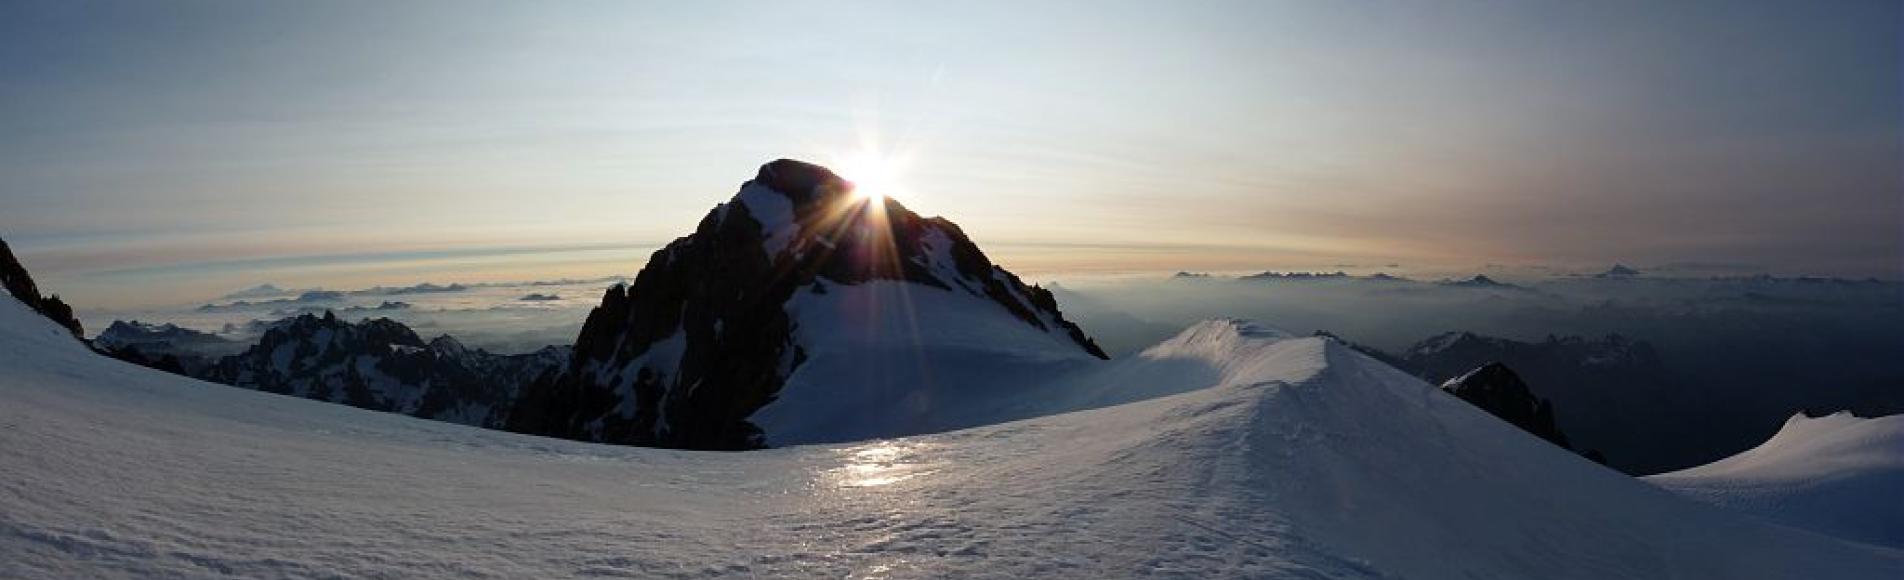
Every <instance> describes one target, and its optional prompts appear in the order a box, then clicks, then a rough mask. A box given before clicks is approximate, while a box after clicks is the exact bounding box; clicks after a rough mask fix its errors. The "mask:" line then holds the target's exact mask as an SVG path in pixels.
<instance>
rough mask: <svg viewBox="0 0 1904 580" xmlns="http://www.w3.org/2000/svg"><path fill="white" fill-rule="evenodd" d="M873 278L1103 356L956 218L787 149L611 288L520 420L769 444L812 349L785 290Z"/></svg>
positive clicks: (642, 438)
mask: <svg viewBox="0 0 1904 580" xmlns="http://www.w3.org/2000/svg"><path fill="white" fill-rule="evenodd" d="M876 281H897V282H904V283H908V284H916V285H918V286H920V287H923V288H925V289H931V290H933V291H936V292H944V293H959V294H964V295H967V296H969V297H975V298H977V299H979V300H983V301H985V302H989V303H991V304H992V305H993V306H994V307H995V308H996V310H994V311H992V312H995V313H996V314H995V315H996V316H1008V317H1011V318H1013V319H1016V320H1017V321H1018V323H1019V324H1020V325H1021V326H1020V329H1021V330H1020V331H1022V332H1028V333H1048V334H1052V335H1054V336H1057V337H1061V339H1062V340H1064V341H1067V342H1068V343H1069V344H1072V345H1073V346H1074V347H1075V349H1076V351H1077V352H1079V353H1082V354H1085V355H1088V356H1093V357H1097V358H1106V357H1105V355H1104V352H1103V350H1101V349H1100V348H1098V346H1097V344H1096V343H1095V342H1094V341H1092V340H1091V339H1090V338H1089V337H1087V336H1085V334H1084V332H1083V331H1082V330H1081V329H1079V328H1078V326H1077V325H1076V324H1073V323H1071V322H1070V321H1067V320H1065V318H1064V316H1063V315H1062V314H1061V313H1060V312H1059V311H1058V307H1057V301H1056V299H1055V298H1054V297H1053V296H1052V294H1051V292H1049V291H1047V290H1045V289H1043V288H1039V287H1037V286H1032V285H1027V284H1025V283H1024V282H1023V281H1021V280H1020V279H1019V278H1018V277H1017V276H1015V275H1013V274H1011V273H1010V272H1007V271H1005V270H1004V269H1003V268H1000V267H998V266H997V265H994V264H993V263H992V262H991V260H990V259H988V258H987V257H986V256H985V254H984V252H982V251H980V250H979V248H978V246H977V245H976V244H974V243H972V241H971V240H970V239H969V238H967V237H966V235H965V233H964V232H963V231H961V230H960V229H959V227H958V226H957V225H954V224H953V223H952V222H950V221H947V220H945V219H943V218H924V217H920V216H919V215H917V214H915V213H913V212H912V211H911V210H908V209H906V208H905V207H904V206H903V205H901V204H900V203H899V202H897V201H894V200H891V199H880V198H871V199H869V198H863V197H860V196H856V195H854V192H853V185H852V184H851V183H850V182H848V181H846V180H844V179H841V178H840V177H839V176H837V175H834V174H833V172H831V171H829V170H827V169H826V168H824V167H820V166H818V165H812V164H808V163H802V162H799V161H793V160H787V159H782V160H778V161H774V162H772V163H768V164H766V165H764V166H762V167H761V168H760V171H759V172H758V174H756V175H755V177H754V179H752V180H751V181H748V182H746V183H744V184H742V186H741V188H740V191H739V193H738V194H736V195H735V196H734V198H733V200H731V201H729V202H727V203H724V204H721V205H720V206H718V207H715V208H714V209H713V210H712V211H710V212H708V214H707V216H706V217H705V218H703V219H702V220H701V222H700V224H699V226H698V227H696V229H695V231H694V233H693V234H690V235H688V236H686V237H682V238H680V239H677V240H675V241H674V242H673V243H671V244H668V246H667V247H664V248H662V249H660V250H658V251H656V252H655V253H654V254H653V255H652V256H651V257H650V258H649V261H648V264H647V266H646V267H644V268H643V269H642V270H641V273H640V274H638V275H637V276H636V277H635V280H634V283H633V284H632V285H629V286H616V287H614V288H610V289H609V290H608V291H607V293H606V294H605V295H604V296H603V298H602V302H601V305H600V306H598V307H596V308H595V310H594V311H593V312H591V313H590V315H589V317H588V320H587V321H586V322H585V323H584V324H583V326H582V331H581V334H580V336H579V337H577V339H576V343H575V358H574V360H573V362H572V364H571V365H570V367H569V369H568V372H567V373H564V374H563V375H561V376H559V377H554V378H552V379H551V380H548V381H543V382H539V383H538V384H536V385H533V386H532V387H531V388H529V389H527V390H526V391H525V393H524V397H523V399H522V400H521V401H520V402H519V405H518V408H517V409H516V410H515V412H514V413H512V414H511V421H510V425H509V426H510V428H511V429H514V430H517V431H523V432H529V433H537V434H543V435H551V436H557V437H567V438H574V439H583V440H591V441H605V442H614V443H629V444H639V445H658V446H667V447H684V448H698V449H744V448H751V447H759V446H761V445H763V444H764V443H765V438H764V434H763V433H761V432H760V430H759V429H758V428H757V427H755V426H754V425H753V424H752V423H750V422H749V421H748V417H749V416H750V415H752V414H753V413H754V412H755V411H756V410H759V409H760V408H761V407H763V406H765V405H768V404H770V403H772V402H773V401H774V400H775V399H776V397H778V396H780V395H781V392H780V390H781V387H782V386H783V385H785V384H786V381H787V379H788V377H789V376H791V375H792V374H793V373H794V372H795V371H797V370H798V369H799V368H800V366H801V364H802V363H803V362H805V361H806V359H807V356H808V348H807V346H808V345H804V344H803V343H802V339H801V338H800V337H798V336H796V333H795V330H796V329H795V326H796V322H795V320H794V319H793V317H791V316H790V315H789V312H788V309H787V304H788V302H789V301H790V300H792V299H793V298H794V297H795V296H796V293H800V292H809V293H813V294H824V293H826V292H827V291H828V290H829V288H833V287H839V286H852V285H858V284H865V283H870V282H876ZM923 291H924V290H923V289H922V290H921V292H923ZM987 316H992V314H987ZM927 331H928V332H929V331H930V329H928V330H927ZM808 339H812V340H825V337H817V338H816V337H808Z"/></svg>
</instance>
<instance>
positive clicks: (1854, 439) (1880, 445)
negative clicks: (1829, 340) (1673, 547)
mask: <svg viewBox="0 0 1904 580" xmlns="http://www.w3.org/2000/svg"><path fill="white" fill-rule="evenodd" d="M1646 479H1647V481H1650V482H1652V483H1654V484H1657V485H1659V486H1660V487H1664V488H1666V489H1670V490H1673V491H1676V492H1679V493H1683V494H1686V495H1688V496H1691V497H1693V498H1697V499H1700V500H1702V501H1707V502H1710V503H1714V504H1718V505H1721V506H1725V507H1727V508H1731V509H1736V510H1739V511H1742V512H1745V513H1749V514H1753V515H1756V516H1760V517H1764V518H1766V519H1769V520H1772V521H1776V522H1779V523H1783V524H1787V525H1791V526H1794V527H1800V528H1805V529H1809V530H1814V531H1818V532H1822V533H1826V534H1831V535H1834V536H1838V537H1842V538H1848V539H1852V540H1857V541H1861V542H1870V543H1873V544H1880V545H1885V546H1890V547H1893V548H1904V415H1891V416H1888V417H1878V418H1871V419H1867V418H1860V417H1854V416H1852V415H1851V414H1850V413H1838V414H1835V415H1830V416H1825V417H1817V418H1811V417H1806V416H1804V415H1803V414H1800V415H1793V416H1792V418H1791V419H1789V420H1787V421H1785V426H1784V427H1783V428H1781V429H1779V431H1778V434H1776V435H1773V436H1772V438H1771V439H1770V440H1768V441H1766V442H1765V443H1764V444H1762V445H1759V446H1758V447H1755V448H1752V449H1750V450H1747V451H1746V452H1744V453H1740V454H1738V455H1734V456H1732V457H1728V458H1725V459H1721V460H1719V461H1716V462H1713V463H1709V464H1706V465H1701V466H1699V467H1694V468H1692V469H1686V470H1681V471H1675V472H1672V473H1664V474H1660V475H1655V476H1652V477H1648V478H1646Z"/></svg>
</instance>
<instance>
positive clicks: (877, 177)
mask: <svg viewBox="0 0 1904 580" xmlns="http://www.w3.org/2000/svg"><path fill="white" fill-rule="evenodd" d="M838 169H839V171H840V176H841V177H845V178H846V180H847V181H851V182H853V195H855V196H857V197H859V198H861V199H884V198H887V197H895V196H897V195H899V190H900V184H899V176H900V175H899V174H900V170H901V164H900V163H899V162H898V160H896V159H893V158H891V157H887V156H885V155H881V154H879V153H878V152H876V151H861V152H858V153H854V154H852V155H849V156H847V157H846V158H844V159H841V160H840V161H839V163H838Z"/></svg>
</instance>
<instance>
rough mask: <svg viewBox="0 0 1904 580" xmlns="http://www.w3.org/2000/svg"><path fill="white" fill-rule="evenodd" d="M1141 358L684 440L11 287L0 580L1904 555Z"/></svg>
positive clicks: (1619, 564) (1235, 358) (1698, 572)
mask: <svg viewBox="0 0 1904 580" xmlns="http://www.w3.org/2000/svg"><path fill="white" fill-rule="evenodd" d="M1126 364H1129V365H1130V366H1129V367H1127V370H1128V371H1129V372H1130V373H1133V375H1141V374H1142V373H1143V372H1144V371H1145V370H1146V367H1148V368H1150V369H1155V370H1156V372H1158V373H1159V376H1164V375H1168V376H1177V377H1190V378H1188V379H1182V380H1180V381H1179V382H1178V383H1176V384H1168V385H1164V386H1163V387H1161V388H1159V389H1158V390H1157V391H1155V392H1145V391H1144V390H1143V389H1142V388H1140V387H1137V386H1135V385H1137V384H1140V383H1142V382H1143V381H1141V380H1139V381H1136V382H1133V383H1131V384H1127V385H1122V386H1114V388H1106V389H1103V390H1100V391H1097V392H1087V393H1080V394H1079V395H1078V396H1079V397H1081V398H1082V399H1088V400H1094V401H1100V402H1108V401H1114V400H1118V399H1120V398H1125V397H1142V396H1148V395H1156V394H1164V393H1172V392H1176V393H1177V394H1174V395H1169V396H1164V397H1161V398H1154V399H1148V400H1143V401H1139V402H1134V403H1130V404H1125V405H1120V406H1115V407H1108V408H1102V409H1097V410H1091V411H1084V412H1077V413H1070V414H1064V415H1057V416H1049V417H1043V418H1037V419H1031V420H1025V421H1017V422H1012V423H1005V424H998V425H991V426H985V427H980V428H974V429H968V430H963V431H955V432H949V433H943V434H938V435H930V436H921V437H911V438H904V439H895V440H885V441H873V442H865V443H860V444H852V445H829V446H808V447H792V448H783V449H770V450H763V451H753V452H744V453H714V452H689V451H671V450H661V449H643V448H628V447H611V446H604V445H596V444H588V443H578V442H571V441H563V440H556V439H547V438H541V437H531V436H523V435H515V434H509V433H502V432H497V431H487V430H482V429H476V428H471V427H464V426H459V425H453V424H448V423H440V422H432V421H421V420H416V419H412V418H406V417H401V416H397V415H391V414H384V413H376V412H370V411H363V410H358V409H353V408H349V407H343V406H338V405H329V404H325V403H319V402H315V401H309V400H303V399H296V398H291V397H282V396H276V395H270V394H266V393H259V392H254V391H247V390H241V389H233V388H230V387H223V386H218V385H212V384H209V383H203V382H199V381H194V380H191V379H187V378H183V377H178V376H174V375H168V374H164V373H159V372H156V371H152V370H150V369H145V368H141V367H136V366H133V365H129V364H123V363H120V362H117V361H113V360H110V359H107V358H104V357H100V356H97V355H94V354H92V353H90V352H88V351H87V350H86V349H85V348H84V347H83V346H82V345H80V344H79V343H78V342H77V341H74V340H72V339H71V338H70V334H69V333H68V332H67V331H66V330H64V329H62V328H60V327H58V326H57V325H54V324H53V323H51V322H48V321H46V320H45V319H43V318H40V317H38V316H36V315H34V314H33V313H32V312H30V311H28V310H27V309H26V308H24V307H22V306H21V305H20V304H19V303H17V302H14V301H12V300H0V465H4V466H5V469H0V577H9V578H56V577H87V578H133V577H138V578H144V577H229V576H237V577H246V578H280V577H283V578H310V577H340V576H341V577H446V576H461V577H474V578H485V577H535V578H548V577H575V576H608V577H675V578H686V577H735V576H739V577H747V576H758V577H828V578H840V577H853V578H861V577H900V578H939V577H950V576H971V577H998V578H1022V577H1163V578H1212V577H1238V578H1244V577H1247V578H1278V577H1285V578H1318V577H1410V578H1532V577H1540V578H1614V577H1621V578H1649V577H1650V578H1666V577H1672V578H1753V577H1758V578H1790V577H1806V578H1883V577H1896V576H1897V574H1899V573H1900V572H1904V556H1900V553H1899V552H1897V551H1894V550H1887V549H1883V548H1877V547H1870V546H1865V545H1861V544H1854V543H1848V542H1842V541H1838V540H1835V539H1831V538H1828V537H1824V536H1819V535H1814V534H1809V533H1805V532H1800V531H1795V530H1791V529H1787V528H1783V527H1778V526H1774V525H1770V524H1765V523H1761V522H1758V521H1756V520H1753V519H1750V518H1745V517H1741V516H1737V515H1734V514H1730V513H1727V512H1724V511H1722V510H1719V509H1716V508H1712V507H1709V506H1705V505H1701V504H1698V503H1695V502H1691V501H1687V500H1684V499H1681V498H1679V497H1677V496H1675V495H1673V494H1670V493H1668V492H1665V491H1662V490H1659V489H1657V488H1654V487H1652V486H1650V485H1646V484H1644V483H1641V482H1638V481H1635V480H1632V479H1629V478H1626V477H1624V476H1621V475H1619V474H1617V473H1614V472H1612V471H1610V470H1607V469H1604V468H1600V467H1598V466H1595V465H1593V464H1591V463H1588V462H1586V461H1584V460H1581V459H1579V458H1577V457H1574V456H1572V455H1571V454H1568V453H1566V452H1565V451H1563V450H1560V449H1558V448H1554V447H1552V446H1550V445H1547V444H1546V443H1544V442H1541V441H1539V440H1537V439H1534V438H1532V437H1530V436H1528V435H1526V434H1524V433H1521V432H1520V431H1519V430H1517V429H1515V428H1513V427H1511V426H1509V425H1506V424H1504V423H1501V422H1500V421H1497V420H1495V419H1493V418H1491V417H1489V416H1487V415H1486V414H1484V413H1482V412H1481V411H1478V410H1476V409H1474V408H1473V407H1471V406H1470V405H1468V404H1466V403H1463V402H1461V401H1459V400H1456V399H1453V398H1451V397H1448V396H1447V395H1445V394H1442V393H1440V392H1438V391H1437V390H1436V389H1435V388H1434V387H1433V386H1431V385H1428V384H1426V383H1423V382H1421V381H1418V380H1416V379H1413V378H1410V377H1408V376H1405V375H1403V374H1402V373H1400V372H1398V371H1395V370H1393V369H1391V368H1388V367H1386V366H1383V365H1380V364H1378V363H1375V362H1374V361H1372V360H1370V359H1367V358H1365V357H1363V356H1362V355H1359V354H1356V353H1354V352H1352V351H1349V350H1348V349H1346V348H1345V347H1343V346H1341V345H1339V344H1336V343H1333V342H1330V341H1327V340H1323V339H1316V338H1291V337H1288V336H1286V335H1283V334H1281V333H1276V332H1273V331H1269V330H1266V329H1262V328H1258V327H1253V326H1250V325H1248V324H1245V323H1240V322H1235V321H1213V322H1209V323H1204V324H1201V325H1198V326H1197V327H1195V328H1193V329H1191V330H1189V331H1186V332H1185V333H1184V334H1183V335H1181V336H1179V337H1177V338H1176V339H1173V340H1172V341H1171V342H1169V343H1167V344H1165V345H1160V346H1159V347H1157V348H1153V349H1151V350H1150V351H1147V352H1146V354H1145V356H1143V357H1138V358H1137V359H1134V360H1133V362H1130V363H1126ZM1137 378H1139V379H1141V378H1143V377H1141V376H1139V377H1137ZM1190 381H1200V382H1203V383H1204V385H1203V386H1204V387H1205V388H1199V389H1195V390H1188V391H1184V392H1177V391H1181V390H1182V389H1184V388H1185V387H1187V386H1188V382H1190Z"/></svg>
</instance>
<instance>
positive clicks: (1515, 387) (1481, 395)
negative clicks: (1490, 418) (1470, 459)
mask: <svg viewBox="0 0 1904 580" xmlns="http://www.w3.org/2000/svg"><path fill="white" fill-rule="evenodd" d="M1441 390H1443V391H1447V392H1448V393H1449V394H1452V395H1454V396H1456V397H1460V398H1461V400H1463V401H1467V402H1469V403H1471V404H1473V405H1474V406H1476V407H1480V408H1481V409H1482V410H1484V411H1487V412H1488V413H1489V414H1492V415H1494V416H1495V417H1500V418H1501V420H1503V421H1507V422H1508V423H1512V424H1513V425H1514V426H1515V427H1520V428H1521V430H1522V431H1526V432H1528V433H1531V434H1533V435H1534V436H1535V437H1539V438H1541V439H1545V440H1547V442H1549V443H1553V444H1555V445H1559V446H1561V447H1564V448H1567V449H1573V445H1572V444H1571V443H1568V442H1567V436H1566V435H1563V434H1561V432H1560V428H1558V427H1555V426H1554V407H1553V405H1552V404H1550V403H1548V402H1547V400H1546V399H1542V398H1540V397H1536V396H1534V393H1533V391H1530V390H1528V388H1527V383H1525V382H1522V381H1521V377H1520V375H1517V374H1514V371H1513V370H1510V369H1508V368H1507V365H1504V364H1501V363H1498V362H1491V363H1488V364H1485V365H1481V367H1480V368H1477V369H1474V370H1471V371H1468V372H1467V374H1463V375H1461V376H1459V377H1455V378H1452V379H1449V380H1448V382H1446V383H1442V384H1441Z"/></svg>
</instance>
